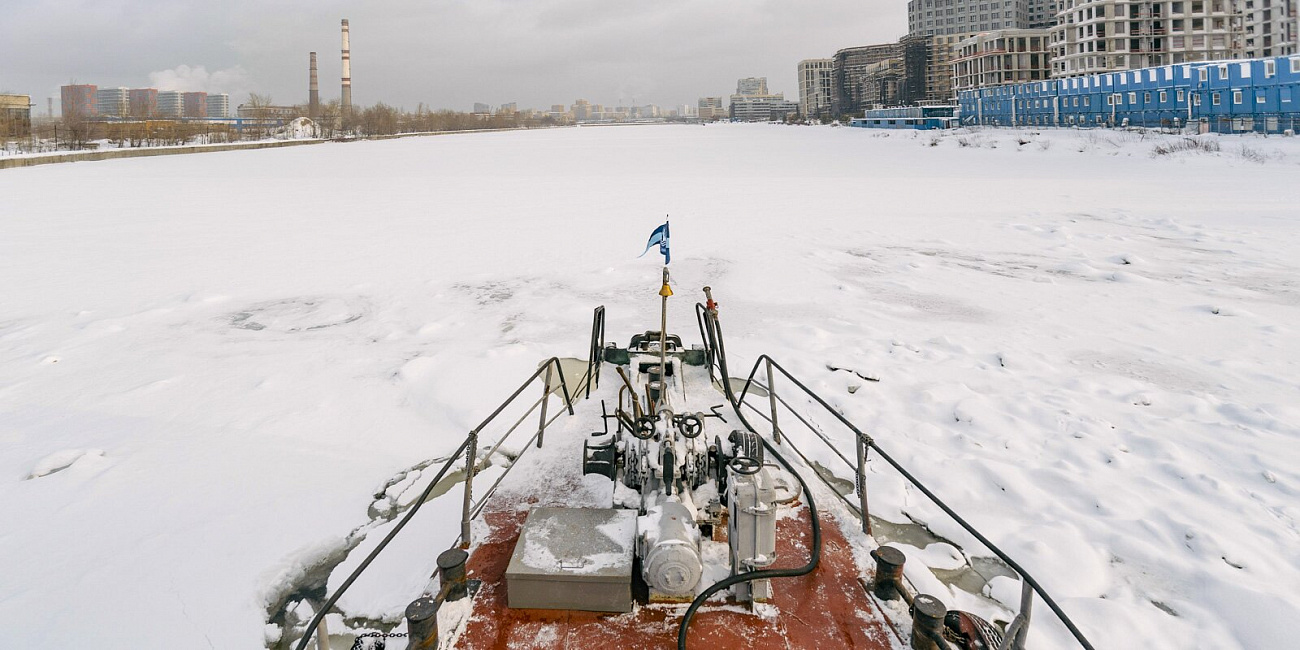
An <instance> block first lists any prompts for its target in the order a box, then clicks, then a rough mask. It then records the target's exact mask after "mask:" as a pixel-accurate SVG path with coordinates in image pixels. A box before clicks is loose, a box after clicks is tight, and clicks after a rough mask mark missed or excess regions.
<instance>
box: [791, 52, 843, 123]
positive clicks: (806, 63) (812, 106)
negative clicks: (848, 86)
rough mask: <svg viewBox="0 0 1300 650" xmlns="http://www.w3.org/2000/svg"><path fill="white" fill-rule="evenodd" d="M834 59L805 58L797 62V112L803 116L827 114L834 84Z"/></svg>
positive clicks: (829, 110)
mask: <svg viewBox="0 0 1300 650" xmlns="http://www.w3.org/2000/svg"><path fill="white" fill-rule="evenodd" d="M833 64H834V61H832V60H830V59H805V60H803V61H800V62H799V114H800V115H803V116H804V117H818V116H821V115H829V114H830V112H831V98H832V96H833V93H832V86H833V85H834V79H835V77H834V74H833V70H832V68H833Z"/></svg>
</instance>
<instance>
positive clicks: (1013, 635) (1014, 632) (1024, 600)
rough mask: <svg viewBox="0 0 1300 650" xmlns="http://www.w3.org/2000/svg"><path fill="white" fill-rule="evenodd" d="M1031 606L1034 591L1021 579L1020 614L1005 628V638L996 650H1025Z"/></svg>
mask: <svg viewBox="0 0 1300 650" xmlns="http://www.w3.org/2000/svg"><path fill="white" fill-rule="evenodd" d="M1033 606H1034V589H1033V587H1032V586H1030V584H1029V581H1028V580H1025V579H1024V578H1021V581H1020V612H1018V613H1017V614H1016V617H1015V618H1014V619H1012V620H1011V624H1010V625H1008V626H1007V632H1006V636H1003V637H1002V645H1001V646H999V647H998V649H997V650H1025V637H1028V636H1029V615H1030V608H1032V607H1033Z"/></svg>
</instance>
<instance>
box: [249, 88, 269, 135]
mask: <svg viewBox="0 0 1300 650" xmlns="http://www.w3.org/2000/svg"><path fill="white" fill-rule="evenodd" d="M271 106H272V103H271V96H270V95H263V94H260V93H249V94H248V108H249V117H250V118H252V120H253V124H252V126H251V127H250V128H249V129H248V131H247V133H248V136H249V137H250V138H252V139H254V140H260V139H262V138H265V137H266V136H267V134H269V133H270V129H271V119H272V117H274V115H273V113H274V111H273V110H272V108H271Z"/></svg>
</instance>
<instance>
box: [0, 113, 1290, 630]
mask: <svg viewBox="0 0 1300 650" xmlns="http://www.w3.org/2000/svg"><path fill="white" fill-rule="evenodd" d="M1215 138H1216V139H1217V140H1218V141H1220V142H1221V143H1222V144H1223V147H1222V152H1221V153H1218V154H1204V153H1195V152H1192V153H1180V154H1173V155H1163V156H1156V155H1153V154H1152V150H1153V148H1154V146H1155V145H1156V144H1157V143H1159V142H1163V141H1165V140H1167V139H1168V138H1167V137H1166V136H1151V135H1147V136H1141V135H1138V134H1126V133H1116V132H1106V131H1089V132H1072V131H1063V130H1062V131H1052V130H1048V131H1043V132H1041V133H1037V132H1029V131H1019V132H1017V131H1011V130H987V131H981V132H978V133H968V132H961V133H953V134H940V135H935V134H928V133H927V134H920V133H882V132H873V131H870V130H865V129H833V128H812V127H809V128H800V127H778V126H765V125H755V126H751V125H717V126H709V127H700V126H681V127H672V126H647V127H620V128H604V129H586V128H581V129H564V130H554V131H544V132H513V133H496V134H481V135H472V136H463V137H457V138H428V139H424V138H412V139H404V140H395V141H383V142H356V143H349V144H322V145H318V146H312V147H294V148H288V149H277V150H270V151H251V152H228V153H213V154H210V155H205V156H177V157H159V158H140V159H130V160H116V161H106V162H92V163H73V164H66V165H48V166H42V167H34V168H26V169H13V170H5V171H2V172H0V448H3V450H4V451H3V452H2V453H0V521H2V522H4V523H3V526H2V527H0V576H3V579H0V629H2V630H4V631H5V643H6V644H10V645H18V646H30V647H74V646H79V645H85V644H86V643H88V642H90V641H91V640H93V642H94V644H95V645H96V647H99V648H106V649H111V648H136V647H208V646H209V644H210V645H211V646H213V647H219V648H252V647H261V646H263V645H265V644H266V643H267V637H268V630H267V628H266V617H267V615H268V611H267V610H268V608H269V607H272V606H273V604H274V603H275V602H276V601H277V600H279V599H281V598H283V596H284V595H285V593H286V592H287V591H289V590H292V589H293V588H294V587H295V586H296V585H298V584H299V583H300V582H301V581H302V580H303V579H304V576H305V575H308V574H310V573H311V570H312V567H313V565H314V564H315V563H317V562H319V561H324V560H325V559H327V558H330V557H332V556H334V555H336V554H337V553H339V552H341V551H342V550H343V549H346V548H348V546H349V545H350V544H352V543H356V542H357V540H356V538H355V536H354V537H353V538H352V539H349V534H350V533H352V532H353V531H358V532H357V535H360V534H364V533H365V532H366V531H368V530H372V529H371V528H367V526H370V525H371V523H372V521H374V518H373V516H372V512H371V510H372V505H373V504H375V503H377V501H376V496H375V494H376V492H379V493H382V492H384V491H385V489H386V486H387V485H388V482H389V481H390V479H395V478H400V477H402V476H404V475H405V473H406V472H407V470H409V469H411V468H413V467H415V466H417V465H419V464H421V463H422V462H425V461H428V460H430V459H433V458H436V457H439V456H441V455H444V454H446V453H448V452H450V451H451V450H452V449H454V448H455V446H456V445H457V444H458V443H459V442H460V440H461V438H462V437H463V436H464V434H465V433H466V432H467V431H468V430H469V429H470V428H471V427H473V426H474V425H475V424H477V422H478V421H479V420H480V419H481V418H482V417H484V416H485V415H486V414H487V413H488V412H490V410H491V408H492V407H493V406H495V404H496V403H498V402H499V401H500V400H501V399H503V398H504V397H505V396H506V395H507V394H508V393H509V391H510V390H513V388H514V386H515V385H517V382H518V381H521V380H522V379H523V378H524V377H525V376H527V374H528V373H530V372H531V371H532V370H533V369H534V368H535V367H536V363H537V362H538V361H539V360H541V359H543V358H546V357H550V356H555V355H559V356H581V355H583V354H585V351H586V346H587V336H588V332H589V328H590V317H591V309H592V308H593V307H594V306H595V305H597V304H604V305H605V306H606V307H607V309H608V321H609V323H608V330H609V331H610V332H611V333H620V335H622V334H621V333H624V332H630V331H633V330H637V331H639V330H643V329H645V323H647V322H654V321H655V320H656V319H657V309H658V301H657V300H655V299H654V298H655V295H654V294H655V292H656V290H657V287H658V283H657V280H658V275H659V267H658V266H656V265H655V264H654V263H653V262H652V261H650V260H647V259H642V260H637V259H635V256H636V255H637V254H639V253H640V250H639V249H640V248H641V247H643V242H644V240H645V237H646V236H647V235H648V233H649V231H650V229H652V228H653V227H654V226H655V225H657V224H658V223H661V220H662V218H663V215H664V214H669V215H671V219H672V223H673V232H674V240H673V244H674V249H675V250H674V255H673V259H674V262H673V274H674V277H675V280H676V282H677V295H678V297H677V298H676V299H674V301H673V302H672V304H671V312H670V319H671V322H675V323H678V324H679V325H676V326H673V329H676V330H678V331H681V332H682V333H683V334H688V333H692V332H693V331H694V320H693V313H692V312H691V311H690V309H691V305H692V304H693V302H694V301H695V300H697V299H698V298H699V296H698V288H699V287H700V286H703V285H706V284H707V285H711V286H712V287H713V289H714V294H715V297H717V299H718V300H719V302H720V303H721V304H722V319H723V323H724V325H725V327H726V333H727V337H728V338H727V342H728V352H729V353H730V355H731V358H732V359H733V363H734V364H736V365H737V366H742V368H738V369H736V370H735V372H736V373H740V372H742V371H745V372H747V371H748V367H747V366H748V363H749V361H750V360H752V359H754V358H755V357H756V356H757V355H758V354H760V353H762V352H768V353H771V354H772V355H773V356H774V357H775V358H777V359H778V360H780V361H781V362H782V363H784V364H785V365H786V366H787V367H789V368H790V369H791V370H792V371H793V372H795V373H796V374H797V375H799V376H800V377H801V378H803V379H804V380H805V381H807V382H808V383H809V385H810V386H812V387H813V388H815V389H817V390H818V391H821V392H823V393H824V394H826V395H829V396H831V399H832V401H833V403H834V405H835V406H836V407H837V408H839V409H841V410H842V411H843V412H844V413H846V414H847V415H848V416H849V417H850V418H852V419H853V420H854V421H857V422H859V423H862V424H863V425H864V426H865V427H866V428H867V429H868V430H869V431H870V432H871V433H872V434H873V435H874V436H876V439H877V440H878V441H879V443H880V444H881V445H882V446H884V447H885V448H886V449H887V450H888V451H890V452H891V453H892V454H893V455H894V456H895V457H897V458H898V459H899V460H900V461H902V462H903V463H905V464H906V465H907V466H908V467H910V468H911V469H912V471H913V472H914V473H915V474H916V475H917V476H920V477H921V478H922V479H923V480H925V481H926V482H927V484H929V485H930V486H931V487H932V488H933V489H934V490H935V491H936V492H938V493H939V494H940V495H941V496H943V497H944V498H945V499H947V500H948V501H949V502H950V503H951V504H952V505H954V506H955V507H956V508H957V509H958V510H959V511H960V512H962V513H964V514H965V515H966V516H967V517H968V518H969V519H970V520H971V521H973V522H974V523H975V524H976V525H977V526H979V527H980V529H981V530H983V531H985V532H986V534H988V536H989V537H990V538H992V539H993V540H995V541H996V542H997V543H998V544H1000V545H1001V546H1002V547H1003V548H1004V549H1005V550H1006V551H1008V552H1009V553H1011V554H1012V556H1013V557H1015V558H1016V559H1017V560H1018V561H1020V562H1021V563H1022V564H1023V565H1025V566H1026V567H1027V568H1028V569H1029V570H1030V571H1031V572H1032V573H1033V574H1034V575H1035V577H1037V578H1038V580H1039V581H1040V582H1042V583H1043V584H1044V585H1045V586H1046V587H1047V588H1048V589H1049V590H1050V591H1051V592H1052V593H1053V594H1054V595H1055V596H1056V597H1057V599H1058V601H1059V602H1060V604H1061V606H1062V607H1064V608H1065V609H1066V610H1067V611H1068V612H1070V613H1071V614H1072V615H1073V617H1074V619H1075V621H1076V622H1078V623H1079V625H1080V626H1081V628H1082V629H1083V630H1084V631H1085V632H1086V633H1087V634H1088V636H1089V638H1090V639H1091V640H1092V641H1093V643H1094V644H1095V645H1096V646H1097V647H1144V648H1160V649H1170V650H1173V649H1177V648H1188V647H1207V648H1209V647H1212V648H1224V649H1228V650H1232V649H1239V648H1240V649H1244V648H1269V647H1285V646H1286V645H1287V643H1288V642H1289V640H1290V639H1291V638H1292V636H1293V633H1292V629H1291V627H1292V626H1291V623H1290V621H1292V620H1294V619H1295V618H1296V617H1297V616H1300V595H1297V593H1298V592H1297V590H1296V588H1295V587H1296V585H1297V584H1300V567H1297V565H1296V563H1295V549H1296V548H1297V547H1300V527H1298V525H1297V520H1298V519H1300V507H1298V506H1297V503H1300V500H1298V499H1297V495H1300V469H1298V468H1300V462H1297V461H1300V446H1298V445H1296V440H1297V439H1300V425H1297V422H1300V408H1298V407H1297V406H1296V403H1297V400H1296V394H1297V380H1296V377H1300V336H1297V331H1296V325H1295V324H1296V323H1297V322H1300V284H1298V283H1297V278H1300V268H1297V266H1298V265H1297V262H1296V258H1295V251H1296V250H1300V223H1298V220H1300V210H1298V209H1297V205H1300V183H1296V178H1297V177H1300V166H1298V165H1297V162H1298V161H1300V139H1294V138H1267V139H1264V138H1233V137H1222V138H1218V137H1217V136H1215ZM1022 142H1023V144H1022ZM1260 160H1263V161H1264V162H1263V163H1261V162H1259V161H1260ZM254 325H258V326H260V327H256V326H254ZM690 338H694V336H691V337H690ZM830 368H839V369H841V370H831V369H830ZM864 377H870V378H874V379H879V381H878V382H876V381H868V380H866V379H864ZM818 422H822V423H823V424H826V428H827V431H828V435H831V436H833V437H834V439H835V440H838V441H839V442H840V443H841V444H842V445H843V446H844V449H845V451H846V452H848V451H851V449H852V447H851V439H850V438H849V437H848V436H847V433H846V432H844V431H840V430H837V429H835V428H834V427H831V426H829V424H828V422H827V421H826V420H825V419H824V418H823V419H819V420H818ZM791 424H793V423H791ZM786 428H787V429H788V430H789V432H790V433H791V435H796V436H798V435H803V434H801V433H798V432H797V430H796V428H795V427H794V426H787V427H786ZM796 441H798V440H796ZM803 448H805V449H814V447H813V446H812V445H811V444H807V445H804V446H803ZM101 451H102V454H101V453H100V452H101ZM816 453H817V454H818V455H819V460H822V461H823V462H825V463H826V464H827V465H828V466H832V467H833V465H831V464H830V463H831V461H832V460H833V459H830V458H825V457H822V456H829V454H828V453H827V454H822V452H820V451H819V452H816ZM64 463H70V464H68V465H65V466H64V468H63V469H61V470H57V471H56V468H57V466H60V465H63V464H64ZM842 478H843V477H842ZM425 480H427V479H425ZM415 482H416V483H418V484H419V485H421V486H422V485H423V481H418V480H417V481H415ZM869 485H870V488H871V498H872V507H873V510H874V511H875V513H876V514H878V515H880V516H883V517H885V518H887V519H890V520H892V521H903V522H905V521H907V518H908V517H910V518H913V519H916V520H918V521H923V522H925V523H926V524H927V525H929V526H930V527H931V528H932V529H934V530H935V531H936V532H938V533H940V534H942V535H944V536H946V537H948V538H950V539H952V540H954V541H956V542H957V543H959V544H961V545H962V546H963V547H964V548H965V549H966V550H967V552H968V553H973V554H974V553H978V552H979V551H978V549H977V546H978V545H977V544H975V543H973V540H970V539H969V538H968V537H967V536H966V535H964V534H963V533H961V531H959V530H957V529H956V527H955V526H954V525H953V524H952V523H951V522H949V521H947V520H946V519H945V518H944V517H943V516H942V515H941V513H939V512H938V511H937V510H936V509H935V508H933V507H930V506H929V505H927V504H926V503H925V502H924V500H923V499H922V498H921V496H920V495H919V494H917V493H916V492H915V491H912V490H906V489H904V488H903V487H902V483H901V481H900V480H899V479H898V477H897V476H895V475H893V474H892V473H891V472H889V471H888V470H887V468H885V467H883V466H880V465H879V463H878V462H873V472H872V475H871V477H870V478H869ZM451 494H453V495H456V494H458V493H457V492H455V491H453V492H452V493H451ZM442 501H444V500H441V499H440V500H438V501H436V502H435V503H436V504H441V502H442ZM383 503H387V501H383ZM429 508H430V510H429V511H428V514H429V515H431V516H430V517H429V518H425V519H420V518H417V522H416V523H413V524H412V527H410V528H408V530H407V531H406V534H407V535H411V536H412V537H411V538H410V540H409V541H406V540H405V539H404V538H399V543H401V544H404V545H403V546H400V547H399V546H398V544H397V543H395V545H394V547H393V549H392V550H391V552H392V553H393V556H392V558H391V559H389V558H388V556H387V555H386V556H383V557H382V558H381V561H382V562H384V564H382V565H377V567H376V571H381V572H380V573H378V574H376V576H375V577H373V578H372V577H370V576H367V577H363V579H362V580H360V581H358V583H357V584H356V585H355V586H354V589H355V590H357V594H356V596H355V598H353V599H352V600H351V605H350V606H351V607H354V608H356V610H364V611H371V610H373V611H376V612H378V611H389V612H392V615H397V614H400V607H401V605H402V604H404V603H405V602H407V601H409V600H410V599H412V598H414V597H415V595H417V594H418V592H419V590H420V589H422V588H423V586H424V585H423V577H424V576H427V575H429V574H430V573H432V571H433V569H434V558H435V556H436V553H435V552H434V551H435V550H437V549H440V548H445V547H446V545H447V544H449V543H450V541H451V539H452V538H454V537H455V534H456V523H455V521H454V520H455V517H454V515H453V516H446V515H445V514H444V515H439V513H446V512H451V513H454V512H455V508H454V506H448V507H447V508H442V506H441V505H439V506H438V507H434V505H433V504H431V505H430V506H429ZM422 514H425V513H424V512H422ZM417 527H418V528H417ZM373 530H375V532H381V531H382V530H384V529H383V528H382V527H378V528H373ZM366 544H373V539H370V540H366V541H365V542H364V543H363V545H362V546H360V547H358V550H361V549H364V548H368V546H366ZM913 559H914V560H915V559H916V558H915V557H914V558H913ZM912 563H913V562H912V561H909V565H910V564H912ZM922 571H924V569H922ZM399 576H403V577H405V580H404V581H403V582H401V583H400V584H396V581H397V577H399ZM909 576H910V577H913V578H914V579H923V578H924V577H925V575H924V574H919V575H917V574H914V573H913V570H909ZM368 579H373V580H375V581H376V582H375V583H374V584H371V585H369V586H367V584H366V581H367V580H368ZM935 582H936V583H937V581H935ZM394 585H396V586H394ZM930 586H931V587H933V588H935V589H942V588H943V586H942V585H937V586H936V585H930ZM991 587H992V593H993V595H994V596H995V597H998V598H1001V599H1004V602H1007V603H1008V604H1010V605H1012V606H1014V602H1015V600H1016V589H1015V585H1014V584H1010V585H1008V584H1007V583H1006V581H1005V580H1004V579H998V580H995V581H994V583H993V584H992V585H991ZM349 595H350V596H351V595H352V594H349ZM940 595H941V596H942V597H944V598H948V599H950V600H956V599H958V598H960V595H958V594H945V593H940ZM394 604H395V605H396V609H393V608H392V606H393V605H394ZM950 604H951V603H950ZM69 612H72V613H75V615H73V616H70V615H69ZM1034 612H1035V620H1037V621H1046V620H1049V619H1050V616H1049V615H1048V614H1047V610H1046V608H1045V607H1043V606H1042V605H1041V603H1040V604H1039V605H1038V606H1036V607H1035V609H1034ZM272 636H273V635H272ZM1031 642H1032V643H1033V644H1034V646H1035V647H1036V648H1068V647H1070V645H1069V644H1068V643H1067V642H1066V640H1065V638H1064V637H1063V635H1062V633H1061V630H1059V629H1056V628H1052V627H1047V628H1046V629H1040V627H1039V626H1038V625H1035V627H1034V629H1033V631H1032V632H1031Z"/></svg>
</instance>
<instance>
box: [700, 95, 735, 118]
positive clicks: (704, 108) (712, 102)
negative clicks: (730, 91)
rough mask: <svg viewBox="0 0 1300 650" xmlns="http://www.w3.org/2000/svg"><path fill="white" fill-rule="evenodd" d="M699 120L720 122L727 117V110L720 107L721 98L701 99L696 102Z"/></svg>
mask: <svg viewBox="0 0 1300 650" xmlns="http://www.w3.org/2000/svg"><path fill="white" fill-rule="evenodd" d="M696 107H697V108H698V109H699V110H698V113H699V116H700V119H701V120H705V121H708V120H720V119H722V118H724V117H726V116H727V109H725V108H723V107H722V98H721V97H701V98H700V100H699V101H698V102H696Z"/></svg>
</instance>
